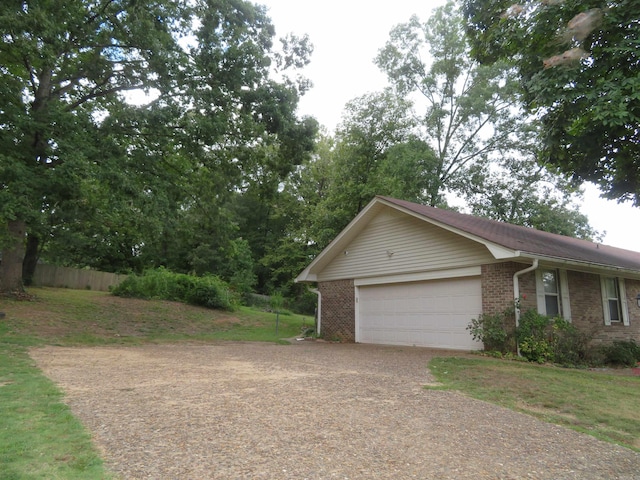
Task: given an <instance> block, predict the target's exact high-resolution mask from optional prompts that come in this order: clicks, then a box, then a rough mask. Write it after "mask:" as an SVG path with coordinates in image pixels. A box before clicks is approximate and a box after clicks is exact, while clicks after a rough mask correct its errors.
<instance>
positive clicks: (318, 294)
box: [309, 288, 322, 336]
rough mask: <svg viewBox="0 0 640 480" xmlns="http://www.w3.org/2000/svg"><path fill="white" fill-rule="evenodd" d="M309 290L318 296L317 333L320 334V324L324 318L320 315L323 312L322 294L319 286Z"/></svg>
mask: <svg viewBox="0 0 640 480" xmlns="http://www.w3.org/2000/svg"><path fill="white" fill-rule="evenodd" d="M309 291H310V292H311V293H315V294H316V295H317V296H318V310H317V312H316V335H318V336H320V324H321V319H322V316H321V315H320V314H321V313H322V294H321V293H320V290H318V289H317V288H309Z"/></svg>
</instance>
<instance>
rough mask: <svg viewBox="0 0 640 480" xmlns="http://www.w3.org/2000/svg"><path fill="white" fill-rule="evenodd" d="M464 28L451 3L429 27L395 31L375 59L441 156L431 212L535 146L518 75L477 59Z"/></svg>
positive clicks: (416, 24)
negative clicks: (458, 189) (480, 174)
mask: <svg viewBox="0 0 640 480" xmlns="http://www.w3.org/2000/svg"><path fill="white" fill-rule="evenodd" d="M463 27H464V25H463V22H462V15H461V14H460V12H459V10H458V9H457V8H456V6H455V5H454V4H453V3H451V2H449V3H448V4H446V5H445V6H443V7H439V8H437V9H435V10H434V12H433V14H432V16H431V17H430V18H429V19H427V20H426V21H425V22H421V21H420V20H419V19H418V17H416V16H413V17H412V18H411V19H410V20H409V22H407V23H404V24H401V25H398V26H397V27H395V28H394V29H393V30H392V31H391V34H390V39H389V41H388V42H387V43H386V45H385V46H384V48H382V49H381V50H380V52H379V54H378V56H377V58H376V63H377V65H378V66H379V67H380V69H381V70H383V71H384V72H385V73H386V74H387V76H388V78H389V81H390V82H391V84H392V85H393V87H394V89H395V91H396V92H397V94H398V95H400V96H402V97H403V98H406V99H407V101H410V102H412V104H413V106H414V109H413V112H414V115H415V118H416V120H417V123H418V125H419V126H420V127H421V128H420V135H421V136H422V137H423V138H424V140H425V141H426V142H427V143H428V144H429V145H430V146H431V147H432V148H433V149H434V151H435V152H436V156H437V164H436V165H434V167H433V169H432V171H431V175H432V177H433V178H432V181H431V182H430V188H429V191H428V192H427V194H428V195H427V199H426V200H427V202H428V203H429V204H431V205H437V204H438V203H440V202H442V200H443V195H444V194H445V193H446V192H447V191H451V190H454V189H455V184H456V183H460V182H462V183H464V182H465V178H466V177H467V176H468V175H469V169H471V168H474V167H476V168H477V167H481V168H482V167H483V166H484V167H486V166H487V164H488V163H487V162H490V161H499V160H500V158H502V157H504V156H506V155H513V154H514V152H517V151H520V150H521V149H523V148H524V145H526V144H527V143H530V142H532V141H533V139H534V138H535V137H534V136H533V135H532V132H531V131H530V130H529V129H528V128H527V122H526V119H524V118H523V116H522V114H521V112H520V111H519V108H518V97H517V95H518V90H517V88H516V84H515V82H514V80H515V79H514V77H513V75H512V73H513V72H511V71H510V70H509V69H508V68H504V66H503V65H500V64H495V65H488V66H485V65H481V64H479V63H478V62H477V61H475V60H474V59H472V58H471V57H470V56H469V46H468V44H467V41H466V37H465V33H464V28H463Z"/></svg>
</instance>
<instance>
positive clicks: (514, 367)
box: [429, 357, 640, 450]
mask: <svg viewBox="0 0 640 480" xmlns="http://www.w3.org/2000/svg"><path fill="white" fill-rule="evenodd" d="M429 369H430V371H431V373H432V374H433V375H434V376H435V377H436V380H437V381H438V382H440V383H442V384H443V385H444V386H443V387H433V388H446V389H455V390H459V391H462V392H464V393H465V394H467V395H470V396H472V397H474V398H479V399H481V400H484V401H488V402H492V403H496V404H498V405H502V406H505V407H508V408H512V409H514V410H517V411H520V412H525V413H528V414H530V415H533V416H536V417H538V418H540V419H541V420H543V421H546V422H553V423H556V424H559V425H564V426H566V427H568V428H572V429H575V430H578V431H579V432H582V433H586V434H588V435H593V436H595V437H597V438H599V439H601V440H605V441H608V442H614V443H618V444H621V445H624V446H625V447H628V448H631V449H634V450H638V449H639V446H638V443H637V439H638V438H640V412H639V411H638V408H637V402H635V401H634V400H633V399H635V398H637V397H636V395H637V390H638V381H639V379H638V377H633V376H623V375H610V374H606V373H603V372H593V371H586V370H574V369H571V370H568V369H563V368H555V367H553V366H548V365H537V364H531V363H523V362H512V361H505V360H496V359H490V358H455V357H443V358H434V359H433V360H431V362H429ZM430 388H431V387H430Z"/></svg>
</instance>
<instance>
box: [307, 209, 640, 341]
mask: <svg viewBox="0 0 640 480" xmlns="http://www.w3.org/2000/svg"><path fill="white" fill-rule="evenodd" d="M296 281H297V282H305V283H313V284H315V286H317V288H316V289H314V291H315V293H317V295H318V322H317V326H318V334H320V335H322V336H323V337H324V338H326V339H330V340H339V341H343V342H359V343H375V344H389V345H416V346H423V347H432V348H445V349H456V350H478V349H481V348H482V347H483V346H482V345H481V344H480V343H479V342H475V341H474V340H473V338H472V336H471V334H470V332H469V331H468V330H467V326H468V325H469V323H470V322H471V320H472V319H474V318H478V316H479V315H480V314H485V315H495V314H497V313H500V312H504V311H506V310H507V309H513V308H514V306H515V305H514V299H519V302H518V305H519V307H520V310H522V311H527V310H534V311H537V312H538V313H540V314H543V315H548V314H550V313H549V312H551V314H558V313H560V314H561V315H562V316H563V317H564V318H565V319H566V320H568V321H571V322H573V324H574V325H576V327H578V328H580V329H581V330H584V331H585V332H587V333H588V334H589V335H594V337H593V338H594V341H597V342H606V341H611V340H627V339H634V340H635V341H636V342H637V341H640V308H638V307H637V306H635V299H636V298H640V294H639V293H638V292H640V252H632V251H628V250H622V249H619V248H614V247H609V246H606V245H601V244H599V243H593V242H589V241H586V240H580V239H577V238H570V237H565V236H562V235H556V234H552V233H547V232H541V231H538V230H535V229H532V228H526V227H522V226H517V225H510V224H508V223H503V222H497V221H494V220H489V219H486V218H480V217H474V216H472V215H465V214H461V213H458V212H453V211H450V210H443V209H438V208H434V207H429V206H426V205H419V204H416V203H411V202H407V201H404V200H398V199H393V198H389V197H376V198H375V199H373V200H372V201H371V202H370V203H369V204H368V205H367V206H366V207H365V208H364V209H363V210H362V211H361V212H360V213H359V214H358V215H357V216H356V217H355V218H354V219H353V220H352V221H351V223H349V225H347V226H346V228H344V229H343V230H342V231H341V232H340V233H339V234H338V236H337V237H336V238H335V239H334V240H333V241H332V242H331V243H330V244H329V245H328V246H327V247H326V248H325V249H324V250H323V251H322V252H321V253H320V254H319V255H318V256H317V257H316V258H315V259H314V260H313V261H312V262H311V263H310V264H309V265H308V266H307V268H305V269H304V271H302V272H301V273H300V275H298V277H297V278H296ZM550 308H551V310H549V309H550ZM520 310H518V309H515V310H513V312H514V316H513V318H512V320H513V323H512V325H513V326H514V327H515V325H516V324H517V322H518V317H519V314H520ZM594 327H595V328H594ZM593 332H597V333H593Z"/></svg>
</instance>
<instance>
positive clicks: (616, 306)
mask: <svg viewBox="0 0 640 480" xmlns="http://www.w3.org/2000/svg"><path fill="white" fill-rule="evenodd" d="M600 288H601V290H602V309H603V310H604V323H605V325H611V324H620V323H622V324H624V325H629V314H628V312H627V299H626V295H625V290H624V279H622V278H616V277H600Z"/></svg>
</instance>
